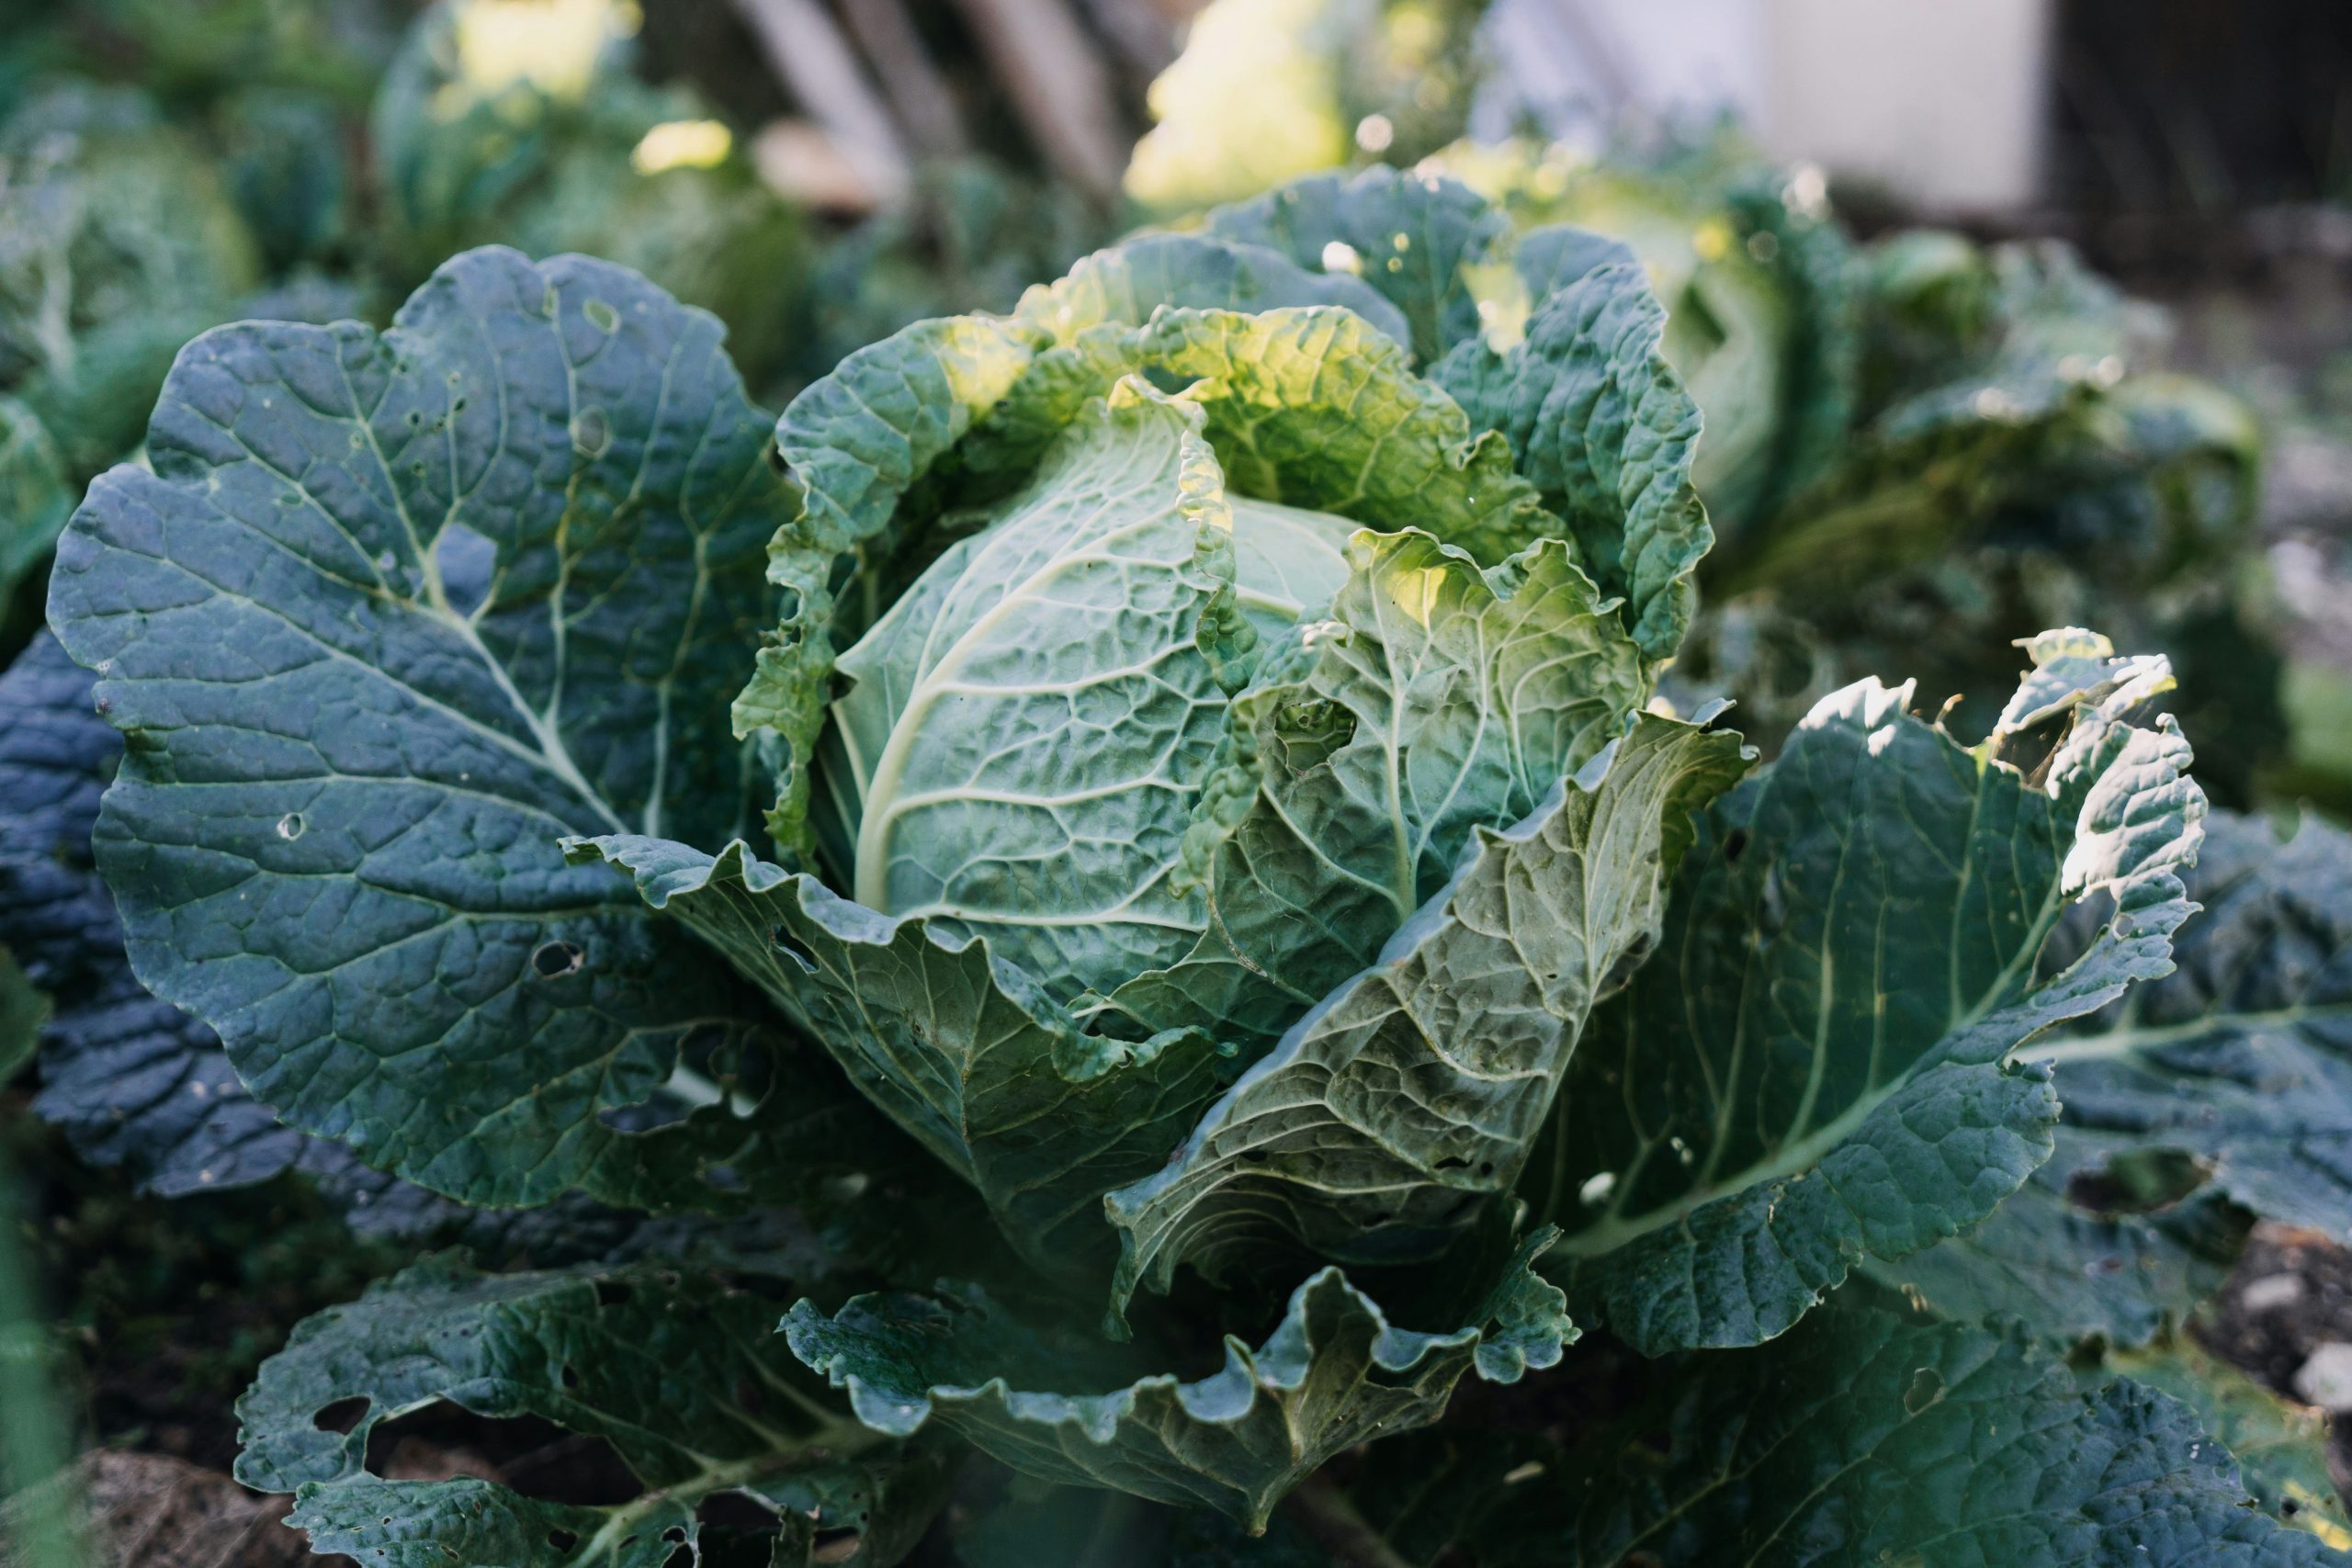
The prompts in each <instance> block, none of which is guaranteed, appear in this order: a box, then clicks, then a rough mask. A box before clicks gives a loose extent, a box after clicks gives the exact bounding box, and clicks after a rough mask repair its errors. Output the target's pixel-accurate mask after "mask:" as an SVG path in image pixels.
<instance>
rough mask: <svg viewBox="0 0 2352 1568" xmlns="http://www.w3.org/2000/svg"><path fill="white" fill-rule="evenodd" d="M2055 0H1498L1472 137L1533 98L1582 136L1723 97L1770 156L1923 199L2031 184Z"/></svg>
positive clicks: (1980, 204)
mask: <svg viewBox="0 0 2352 1568" xmlns="http://www.w3.org/2000/svg"><path fill="white" fill-rule="evenodd" d="M2050 5H2051V0H1496V4H1495V6H1494V8H1493V9H1492V11H1490V12H1489V14H1488V35H1487V36H1488V41H1489V43H1490V45H1491V46H1492V47H1493V49H1494V52H1495V56H1496V58H1497V59H1498V61H1499V62H1501V65H1502V70H1503V72H1504V74H1505V76H1506V77H1507V78H1508V81H1507V84H1504V87H1505V91H1504V94H1503V96H1502V98H1501V99H1500V100H1499V101H1497V102H1493V103H1482V104H1481V106H1480V108H1481V111H1482V112H1481V113H1480V114H1479V115H1478V116H1477V117H1476V118H1474V121H1473V130H1474V131H1475V132H1476V133H1479V134H1487V135H1493V134H1498V133H1499V132H1500V131H1501V130H1505V129H1508V127H1509V125H1510V123H1511V122H1512V120H1513V118H1515V117H1516V116H1517V114H1519V113H1520V112H1521V111H1522V110H1532V112H1534V113H1535V114H1536V115H1537V116H1538V118H1540V119H1541V120H1542V121H1543V123H1544V124H1545V125H1547V126H1548V127H1550V128H1551V129H1552V130H1553V132H1554V134H1556V135H1567V136H1571V137H1577V138H1582V139H1586V140H1599V139H1601V138H1602V137H1604V136H1605V132H1606V128H1607V127H1608V126H1609V125H1610V124H1611V123H1614V122H1615V121H1617V120H1618V119H1620V118H1623V117H1624V116H1625V115H1627V114H1641V115H1645V116H1646V117H1649V118H1654V119H1655V118H1672V117H1674V116H1677V115H1690V114H1692V113H1698V114H1702V115H1703V114H1705V113H1707V112H1709V111H1711V110H1715V109H1727V110H1729V111H1731V112H1732V113H1734V114H1736V116H1738V118H1740V119H1741V120H1743V121H1744V122H1746V123H1747V125H1748V126H1750V127H1751V128H1752V129H1753V130H1755V131H1756V133H1757V134H1758V137H1759V138H1760V139H1761V140H1762V141H1763V142H1764V144H1765V146H1766V147H1767V148H1768V149H1769V150H1770V151H1771V152H1773V153H1774V154H1775V155H1776V156H1779V157H1781V158H1785V159H1792V160H1794V159H1807V160H1811V161H1813V162H1815V163H1819V164H1824V165H1826V167H1828V168H1829V169H1831V170H1832V171H1834V172H1837V173H1841V174H1858V175H1870V176H1872V177H1875V178H1878V179H1882V180H1883V181H1885V182H1886V183H1888V184H1889V185H1892V186H1895V187H1896V188H1897V189H1898V190H1900V191H1902V192H1903V193H1904V194H1905V195H1906V196H1909V197H1912V198H1914V199H1915V200H1917V201H1920V202H1923V203H1925V204H1926V205H1928V206H1929V207H1932V208H1940V209H1949V210H1958V211H1965V210H1969V209H1985V208H2001V207H2012V206H2016V205H2018V204H2019V203H2023V202H2028V201H2030V200H2031V199H2033V197H2034V196H2035V195H2036V194H2037V190H2038V181H2039V171H2040V167H2041V130H2042V124H2043V119H2044V117H2045V115H2046V114H2047V112H2048V101H2049V92H2048V75H2049V44H2048V37H2049V20H2050Z"/></svg>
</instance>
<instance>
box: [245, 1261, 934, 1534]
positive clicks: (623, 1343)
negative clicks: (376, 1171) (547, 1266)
mask: <svg viewBox="0 0 2352 1568" xmlns="http://www.w3.org/2000/svg"><path fill="white" fill-rule="evenodd" d="M774 1312H775V1309H774V1307H773V1306H772V1305H771V1304H770V1303H767V1302H766V1301H765V1300H764V1299H763V1298H761V1297H758V1296H753V1295H748V1294H745V1293H742V1292H735V1291H730V1290H729V1289H727V1288H725V1287H724V1286H722V1285H720V1284H718V1283H717V1282H716V1281H715V1280H712V1279H711V1278H710V1277H709V1276H708V1275H707V1274H704V1273H701V1272H697V1271H693V1270H684V1271H674V1270H671V1269H661V1268H653V1267H642V1266H640V1267H638V1268H634V1269H611V1270H582V1271H578V1272H569V1273H543V1274H512V1275H503V1276H497V1275H483V1274H477V1273H475V1272H473V1271H472V1270H470V1269H463V1268H459V1267H456V1266H454V1265H451V1264H449V1263H447V1262H442V1261H432V1262H426V1263H423V1264H419V1265H417V1266H416V1267H414V1268H413V1269H408V1270H407V1271H406V1272H404V1273H402V1274H400V1275H398V1276H396V1277H395V1278H393V1279H391V1280H386V1281H383V1282H382V1283H380V1284H379V1285H377V1286H375V1287H374V1288H372V1289H371V1290H370V1291H369V1292H368V1294H367V1295H366V1296H365V1297H363V1298H362V1299H361V1300H359V1301H358V1302H356V1303H352V1304H351V1305H348V1306H342V1307H334V1308H330V1309H329V1310H328V1311H326V1312H324V1313H322V1314H319V1315H317V1316H316V1317H313V1318H311V1319H310V1320H309V1321H307V1322H305V1323H304V1324H302V1325H300V1327H298V1328H297V1329H296V1330H295V1331H294V1336H293V1338H292V1340H291V1341H290V1342H289V1343H288V1346H287V1348H285V1349H284V1350H282V1351H280V1352H279V1353H278V1354H277V1355H276V1356H273V1357H272V1358H270V1359H269V1360H268V1361H266V1362H265V1363H264V1364H263V1366H262V1370H261V1373H260V1376H259V1378H258V1380H257V1381H256V1382H254V1386H253V1388H252V1389H251V1390H250V1391H249V1392H248V1393H246V1394H245V1396H244V1398H243V1399H242V1400H240V1401H239V1402H238V1405H237V1415H238V1419H239V1421H240V1422H241V1424H242V1427H243V1438H244V1443H245V1448H244V1452H243V1455H242V1456H241V1457H240V1458H239V1460H238V1462H237V1475H238V1479H239V1480H241V1481H243V1482H244V1483H246V1484H247V1485H249V1486H254V1487H258V1488H260V1489H261V1490H264V1491H273V1492H284V1491H298V1490H299V1494H300V1497H299V1502H298V1506H297V1507H296V1510H295V1515H294V1517H293V1518H292V1519H291V1520H290V1521H289V1522H291V1523H293V1524H295V1525H296V1526H297V1527H298V1528H301V1529H309V1530H311V1532H312V1546H313V1549H314V1550H317V1551H350V1552H355V1553H356V1554H358V1555H359V1556H360V1557H361V1558H362V1560H363V1561H367V1562H378V1561H387V1562H415V1563H421V1564H422V1563H435V1564H437V1563H443V1562H481V1563H491V1562H496V1563H501V1564H511V1565H513V1568H537V1565H540V1564H548V1565H553V1564H557V1563H563V1564H568V1565H577V1568H591V1565H596V1568H602V1565H605V1564H613V1565H616V1568H617V1565H622V1564H627V1565H630V1568H636V1565H639V1564H645V1565H649V1568H652V1565H658V1564H661V1563H662V1562H666V1561H667V1560H668V1557H669V1554H670V1553H671V1552H672V1551H674V1550H675V1549H676V1548H677V1547H678V1546H680V1545H686V1544H691V1543H692V1542H693V1541H694V1540H695V1537H696V1535H697V1533H698V1531H699V1529H700V1527H699V1525H698V1524H697V1522H696V1520H695V1506H696V1505H697V1504H698V1503H700V1502H701V1501H702V1500H703V1499H704V1498H706V1497H707V1496H710V1495H714V1494H717V1493H719V1492H739V1493H741V1494H742V1495H745V1496H747V1497H749V1498H751V1499H752V1500H753V1501H755V1502H758V1503H761V1504H763V1505H764V1506H766V1507H768V1508H769V1509H770V1510H771V1511H772V1512H774V1513H775V1514H776V1515H778V1516H779V1517H780V1520H782V1521H787V1522H788V1521H791V1520H792V1519H793V1518H794V1517H795V1516H797V1517H798V1518H799V1519H800V1521H802V1522H804V1523H805V1522H809V1521H810V1519H811V1516H813V1522H814V1523H815V1524H816V1526H817V1527H818V1528H819V1529H848V1528H854V1529H860V1530H863V1531H865V1532H866V1540H865V1547H866V1548H867V1550H866V1551H861V1553H860V1554H859V1555H858V1557H857V1558H856V1559H855V1561H857V1562H874V1563H876V1564H877V1565H878V1564H887V1563H888V1562H894V1561H896V1559H897V1558H898V1557H899V1555H901V1554H902V1553H903V1552H904V1551H905V1550H906V1549H907V1548H908V1547H910V1546H911V1545H912V1543H913V1540H914V1539H915V1537H916V1536H918V1535H920V1534H921V1533H922V1527H923V1524H924V1522H925V1521H926V1520H927V1519H928V1517H929V1515H930V1512H931V1510H932V1509H933V1507H935V1506H937V1503H938V1501H939V1493H940V1484H939V1483H941V1482H942V1481H944V1472H943V1470H942V1467H941V1465H940V1463H939V1461H938V1460H937V1458H936V1457H935V1456H932V1457H926V1456H922V1455H918V1454H905V1453H900V1452H899V1451H897V1450H891V1449H888V1448H886V1447H885V1446H883V1445H882V1444H881V1443H880V1442H879V1440H878V1439H877V1438H876V1437H875V1436H874V1434H872V1433H871V1432H869V1431H867V1430H865V1428H864V1427H860V1426H858V1425H857V1424H856V1423H855V1422H854V1421H852V1420H851V1419H850V1418H849V1417H848V1416H847V1414H846V1413H845V1412H843V1411H842V1410H841V1409H840V1408H839V1406H838V1405H837V1404H835V1402H834V1400H833V1398H832V1396H831V1394H830V1393H828V1392H827V1391H826V1390H825V1389H824V1387H823V1385H822V1384H821V1383H820V1382H817V1381H816V1380H815V1379H812V1378H811V1377H810V1376H809V1374H808V1372H806V1371H804V1370H802V1369H801V1367H800V1366H799V1365H798V1364H797V1363H796V1362H795V1361H794V1360H793V1359H792V1357H791V1356H790V1354H789V1353H788V1352H787V1351H786V1348H785V1346H784V1344H783V1342H782V1341H781V1340H780V1339H778V1338H777V1337H775V1334H774V1333H773V1332H772V1325H773V1322H774ZM352 1400H365V1401H366V1402H367V1407H366V1409H365V1410H364V1412H363V1413H362V1414H361V1415H360V1416H359V1418H358V1420H357V1422H356V1424H355V1425H353V1426H352V1427H351V1428H350V1430H349V1431H348V1432H347V1433H338V1432H336V1431H334V1430H332V1429H328V1428H325V1427H322V1426H321V1425H320V1424H319V1421H318V1419H317V1417H318V1415H319V1413H320V1412H321V1411H322V1410H326V1409H328V1408H329V1407H331V1406H334V1405H338V1404H345V1403H346V1402H348V1401H352ZM443 1400H446V1401H447V1402H449V1403H451V1404H458V1405H459V1406H462V1407H463V1408H465V1409H467V1410H470V1411H472V1412H474V1413H475V1414H477V1415H480V1416H491V1417H493V1418H500V1417H511V1416H538V1417H541V1418H543V1419H546V1420H548V1421H552V1422H554V1423H555V1424H556V1425H558V1426H560V1427H564V1428H565V1429H567V1430H569V1431H572V1432H578V1433H582V1434H583V1435H587V1436H592V1437H601V1438H607V1439H609V1440H610V1441H611V1443H612V1445H613V1448H614V1450H616V1452H617V1453H618V1454H619V1455H620V1457H621V1459H622V1460H623V1461H625V1462H626V1463H627V1464H628V1467H629V1469H630V1470H631V1471H632V1472H634V1473H635V1474H636V1475H637V1477H638V1478H639V1480H640V1481H641V1482H643V1483H645V1486H646V1488H647V1490H646V1491H645V1492H644V1494H643V1495H640V1496H639V1497H637V1498H636V1499H634V1500H633V1501H631V1502H628V1503H624V1504H619V1505H616V1506H611V1507H581V1506H568V1505H563V1504H553V1503H547V1502H542V1501H539V1500H537V1499H534V1498H530V1497H526V1496H524V1495H520V1494H518V1493H515V1492H513V1491H510V1490H508V1489H507V1488H505V1487H503V1486H500V1485H495V1484H492V1483H484V1482H478V1481H472V1480H456V1481H447V1482H423V1483H419V1482H408V1483H401V1482H385V1481H381V1480H379V1479H378V1478H376V1477H375V1476H373V1475H371V1474H369V1473H368V1472H367V1471H366V1470H365V1469H364V1468H363V1462H364V1458H365V1455H366V1453H367V1449H368V1434H369V1433H370V1432H371V1431H373V1430H374V1429H375V1427H377V1426H378V1425H379V1423H381V1422H384V1421H387V1420H390V1419H392V1418H394V1417H396V1416H402V1415H405V1414H408V1413H410V1412H412V1411H414V1410H418V1409H421V1408H423V1407H424V1406H426V1405H429V1404H433V1403H435V1402H436V1401H443ZM566 1537H570V1538H571V1542H566V1541H565V1539H564V1538H566ZM575 1546H576V1550H575ZM379 1548H380V1549H382V1550H383V1551H386V1552H387V1553H389V1555H386V1556H383V1557H380V1558H379V1556H378V1550H379Z"/></svg>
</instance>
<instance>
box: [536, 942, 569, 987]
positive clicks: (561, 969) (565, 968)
mask: <svg viewBox="0 0 2352 1568" xmlns="http://www.w3.org/2000/svg"><path fill="white" fill-rule="evenodd" d="M580 964H581V953H580V948H579V945H578V944H577V943H574V942H541V943H540V944H539V946H538V950H537V952H535V953H532V954H531V973H532V974H534V975H537V976H538V977H539V978H540V979H542V980H560V979H561V978H562V977H563V976H566V975H577V974H579V973H580Z"/></svg>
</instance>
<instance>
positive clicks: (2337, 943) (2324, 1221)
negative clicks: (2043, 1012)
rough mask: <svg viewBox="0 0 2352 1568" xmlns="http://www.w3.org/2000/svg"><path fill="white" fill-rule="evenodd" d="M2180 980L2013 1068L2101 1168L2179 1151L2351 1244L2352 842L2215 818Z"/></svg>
mask: <svg viewBox="0 0 2352 1568" xmlns="http://www.w3.org/2000/svg"><path fill="white" fill-rule="evenodd" d="M2190 891H2191V892H2192V893H2193V894H2194V895H2195V896H2196V897H2197V898H2198V899H2199V901H2200V902H2201V903H2202V904H2203V905H2204V907H2205V911H2204V913H2203V914H2201V915H2199V917H2198V918H2197V919H2195V920H2194V921H2192V922H2191V923H2190V924H2189V925H2188V928H2187V929H2186V930H2185V931H2183V932H2182V934H2181V939H2180V941H2179V942H2178V944H2177V953H2178V958H2179V968H2178V970H2177V973H2175V974H2174V975H2173V976H2170V977H2169V978H2167V979H2165V980H2162V981H2160V982H2158V983H2157V984H2155V985H2153V986H2147V987H2141V988H2140V989H2138V990H2135V991H2133V992H2132V993H2131V996H2130V997H2128V998H2125V1000H2124V1001H2123V1003H2122V1004H2121V1005H2120V1006H2119V1007H2117V1008H2115V1009H2112V1010H2109V1011H2108V1012H2106V1013H2103V1014H2101V1015H2100V1016H2099V1017H2098V1018H2097V1019H2095V1020H2092V1021H2086V1024H2085V1025H2084V1026H2083V1027H2081V1028H2079V1029H2077V1030H2075V1031H2072V1032H2068V1033H2067V1034H2065V1035H2064V1036H2053V1037H2052V1038H2051V1039H2049V1040H2046V1041H2042V1042H2038V1043H2036V1044H2035V1045H2034V1046H2032V1047H2031V1048H2030V1049H2029V1050H2028V1051H2026V1052H2024V1053H2021V1055H2026V1056H2029V1057H2032V1058H2037V1059H2042V1060H2047V1061H2049V1062H2051V1063H2052V1064H2053V1066H2055V1068H2056V1071H2057V1083H2058V1092H2059V1097H2060V1098H2061V1099H2062V1100H2064V1102H2065V1114H2066V1122H2067V1125H2068V1128H2069V1131H2070V1133H2072V1134H2075V1135H2077V1136H2079V1137H2080V1138H2081V1139H2082V1140H2083V1142H2084V1143H2085V1144H2086V1146H2087V1147H2088V1148H2089V1149H2090V1150H2092V1151H2095V1152H2098V1153H2105V1152H2109V1151H2113V1150H2119V1149H2131V1148H2150V1147H2155V1148H2167V1149H2177V1150H2180V1151H2182V1152H2184V1153H2187V1154H2190V1155H2193V1156H2197V1157H2198V1158H2199V1159H2201V1160H2204V1161H2207V1162H2209V1163H2210V1165H2211V1168H2212V1182H2213V1186H2214V1189H2215V1190H2217V1191H2219V1192H2221V1193H2223V1194H2226V1195H2227V1196H2228V1197H2229V1198H2231V1199H2232V1200H2233V1201H2236V1202H2239V1203H2242V1204H2244V1205H2245V1206H2246V1207H2247V1208H2249V1209H2251V1210H2253V1211H2254V1213H2256V1214H2257V1215H2259V1216H2261V1217H2262V1218H2265V1219H2269V1220H2277V1221H2278V1222H2280V1223H2282V1224H2295V1225H2308V1226H2311V1227H2312V1228H2313V1229H2317V1230H2322V1231H2325V1232H2327V1233H2328V1234H2329V1235H2345V1234H2346V1233H2347V1232H2352V836H2347V835H2346V833H2344V832H2343V831H2342V830H2340V829H2335V828H2334V827H2331V826H2329V825H2328V824H2326V823H2324V822H2323V821H2320V820H2318V819H2317V818H2312V819H2309V820H2306V821H2304V822H2303V823H2302V824H2301V826H2300V827H2299V828H2298V829H2296V830H2295V832H2294V833H2293V835H2292V836H2291V837H2290V838H2286V839H2283V840H2282V839H2281V838H2279V837H2278V835H2277V834H2276V833H2275V832H2274V831H2273V829H2271V827H2270V825H2269V824H2267V823H2266V822H2263V821H2261V820H2260V819H2258V818H2245V817H2237V816H2232V815H2226V814H2224V815H2221V816H2218V817H2216V818H2213V819H2212V820H2211V822H2210V823H2209V825H2208V829H2207V840H2206V848H2205V850H2204V852H2203V853H2202V855H2201V856H2200V858H2199V865H2198V868H2197V871H2196V873H2195V875H2194V877H2193V878H2192V880H2191V883H2190Z"/></svg>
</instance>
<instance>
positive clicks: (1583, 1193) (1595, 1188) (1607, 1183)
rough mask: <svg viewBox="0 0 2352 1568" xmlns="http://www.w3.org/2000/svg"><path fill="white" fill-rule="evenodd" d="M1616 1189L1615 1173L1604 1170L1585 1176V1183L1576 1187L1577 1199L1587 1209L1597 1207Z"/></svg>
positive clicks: (1607, 1199)
mask: <svg viewBox="0 0 2352 1568" xmlns="http://www.w3.org/2000/svg"><path fill="white" fill-rule="evenodd" d="M1615 1190H1617V1173H1616V1172H1615V1171H1613V1170H1604V1171H1602V1172H1601V1173H1600V1175H1599V1176H1593V1177H1588V1178H1586V1179H1585V1184H1584V1185H1583V1186H1582V1187H1579V1188H1577V1202H1579V1203H1582V1204H1583V1205H1584V1206H1585V1207H1586V1208H1588V1209H1592V1208H1598V1207H1599V1206H1600V1205H1601V1204H1603V1203H1606V1202H1607V1201H1609V1195H1610V1194H1611V1192H1614V1191H1615Z"/></svg>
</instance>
